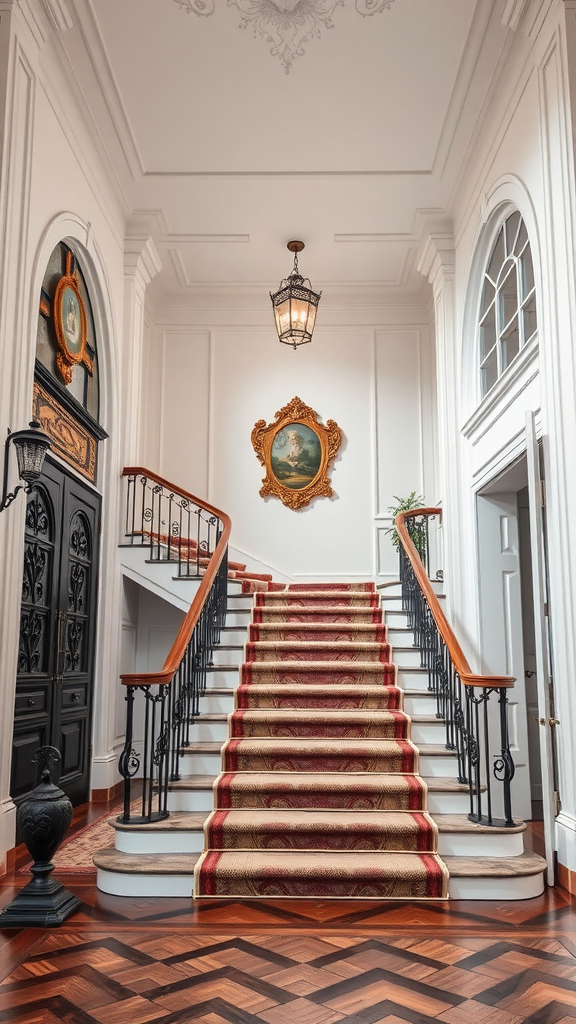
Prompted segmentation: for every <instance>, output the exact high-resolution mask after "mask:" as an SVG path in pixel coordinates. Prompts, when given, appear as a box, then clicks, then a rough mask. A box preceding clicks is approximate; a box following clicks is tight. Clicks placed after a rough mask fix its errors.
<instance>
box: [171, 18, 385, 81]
mask: <svg viewBox="0 0 576 1024" xmlns="http://www.w3.org/2000/svg"><path fill="white" fill-rule="evenodd" d="M174 2H175V3H177V4H178V6H179V7H183V8H184V10H185V11H186V12H187V13H188V14H190V12H191V11H193V12H194V14H199V15H201V16H202V17H207V16H208V15H210V14H213V13H214V10H215V3H214V0H174ZM393 3H394V0H356V10H357V11H358V13H359V14H361V15H362V16H363V17H368V16H371V15H373V14H381V13H382V11H385V10H387V11H389V10H390V8H391V6H392V4H393ZM232 5H234V6H235V7H237V8H238V10H239V11H240V14H241V16H242V17H241V20H240V28H248V26H249V25H251V26H252V28H253V30H254V38H255V39H256V38H257V37H258V36H261V37H262V39H264V40H265V41H266V42H267V43H269V44H270V53H271V54H272V56H273V57H279V58H280V61H281V62H282V64H283V66H284V70H285V72H286V74H287V75H288V74H289V73H290V69H291V67H292V64H293V63H294V59H295V57H302V56H303V55H304V53H305V50H304V44H305V43H308V42H310V39H311V38H312V37H313V36H316V37H317V38H318V39H319V38H320V36H321V31H322V26H324V28H334V22H333V21H332V15H333V13H334V11H335V9H336V8H337V7H343V6H344V0H228V6H229V7H231V6H232Z"/></svg>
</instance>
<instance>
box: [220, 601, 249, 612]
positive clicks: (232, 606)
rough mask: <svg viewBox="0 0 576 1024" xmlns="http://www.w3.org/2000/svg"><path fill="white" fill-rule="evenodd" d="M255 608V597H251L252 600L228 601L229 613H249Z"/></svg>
mask: <svg viewBox="0 0 576 1024" xmlns="http://www.w3.org/2000/svg"><path fill="white" fill-rule="evenodd" d="M253 607H254V598H253V597H250V599H248V598H246V597H230V598H229V599H228V604H227V607H226V610H227V611H228V612H235V611H243V612H246V611H248V612H251V611H252V609H253Z"/></svg>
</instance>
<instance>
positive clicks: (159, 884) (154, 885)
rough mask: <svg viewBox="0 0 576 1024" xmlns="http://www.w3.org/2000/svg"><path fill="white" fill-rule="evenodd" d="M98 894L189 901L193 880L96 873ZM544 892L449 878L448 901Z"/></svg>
mask: <svg viewBox="0 0 576 1024" xmlns="http://www.w3.org/2000/svg"><path fill="white" fill-rule="evenodd" d="M96 885H97V888H98V889H100V891H101V892H106V893H109V894H110V895H112V896H137V897H162V896H171V897H182V898H186V899H188V900H189V899H190V898H191V896H192V890H193V887H194V876H193V875H192V874H190V875H156V874H154V875H146V874H144V873H142V874H140V873H139V874H137V875H129V874H125V873H124V872H114V871H103V870H102V869H100V868H99V869H98V877H97V881H96ZM543 891H544V878H543V875H542V874H538V875H528V876H520V877H507V878H494V877H493V876H490V877H489V878H451V879H450V898H451V899H460V900H526V899H532V898H533V897H534V896H540V895H541V893H542V892H543Z"/></svg>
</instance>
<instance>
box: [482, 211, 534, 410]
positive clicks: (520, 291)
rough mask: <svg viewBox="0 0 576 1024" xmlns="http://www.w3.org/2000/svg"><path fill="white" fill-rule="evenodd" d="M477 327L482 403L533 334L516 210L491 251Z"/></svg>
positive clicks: (526, 248) (525, 246) (526, 260)
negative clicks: (478, 331) (478, 329)
mask: <svg viewBox="0 0 576 1024" xmlns="http://www.w3.org/2000/svg"><path fill="white" fill-rule="evenodd" d="M478 322H479V328H480V380H481V391H482V397H484V395H486V394H487V393H488V391H490V389H491V388H492V387H494V385H495V383H496V381H497V380H498V378H499V377H501V376H502V374H503V373H504V371H505V370H506V369H507V367H508V366H510V363H511V362H512V360H513V359H514V357H515V356H517V355H518V353H519V352H520V349H522V348H523V347H524V345H526V344H527V343H528V342H529V341H530V339H531V338H533V337H534V335H535V334H536V330H537V321H536V292H535V287H534V268H533V264H532V253H531V251H530V242H529V240H528V232H527V231H526V225H525V224H524V221H523V220H522V217H521V216H520V214H519V213H518V211H517V210H516V211H515V212H514V213H511V214H510V215H509V216H508V217H507V218H506V220H505V221H504V223H503V224H502V226H501V228H500V230H499V232H498V235H497V236H496V241H495V242H494V245H493V247H492V250H491V253H490V257H489V259H488V265H487V267H486V270H485V272H484V285H483V289H482V299H481V302H480V312H479V320H478Z"/></svg>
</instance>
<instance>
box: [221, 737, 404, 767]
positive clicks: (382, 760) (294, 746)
mask: <svg viewBox="0 0 576 1024" xmlns="http://www.w3.org/2000/svg"><path fill="white" fill-rule="evenodd" d="M202 746H204V747H205V746H207V744H202ZM222 770H223V771H228V772H275V771H279V772H282V771H293V772H387V773H388V772H401V773H406V772H417V771H418V750H417V749H416V747H415V746H414V744H413V743H411V742H410V741H409V740H342V739H325V738H322V739H318V738H315V739H308V740H306V741H305V742H304V741H302V740H300V741H299V740H297V739H263V738H259V739H254V740H250V739H248V740H243V739H231V740H228V741H227V742H226V743H225V744H224V746H223V747H222Z"/></svg>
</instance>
